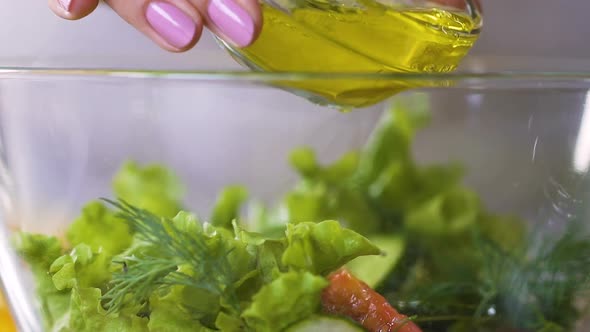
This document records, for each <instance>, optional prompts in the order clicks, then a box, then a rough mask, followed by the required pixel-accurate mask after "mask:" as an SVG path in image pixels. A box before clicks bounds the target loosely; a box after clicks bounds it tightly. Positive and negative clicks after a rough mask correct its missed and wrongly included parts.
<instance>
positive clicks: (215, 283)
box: [103, 199, 240, 314]
mask: <svg viewBox="0 0 590 332" xmlns="http://www.w3.org/2000/svg"><path fill="white" fill-rule="evenodd" d="M104 201H106V202H107V203H109V204H111V205H112V206H114V207H116V208H117V209H118V210H119V212H118V214H117V215H118V217H120V218H122V219H123V220H125V221H127V222H128V223H129V225H130V227H131V228H132V229H133V230H134V231H135V236H136V238H137V239H138V240H140V241H142V242H145V243H146V244H148V245H153V246H154V248H157V251H156V252H157V256H150V255H141V256H139V255H137V256H135V255H134V256H129V257H124V258H123V261H122V262H121V264H122V265H123V266H122V269H121V271H119V272H116V273H114V274H113V278H112V282H111V284H110V288H109V290H108V291H107V292H106V294H105V295H104V296H103V300H104V301H105V306H106V308H107V309H108V310H109V312H113V311H118V310H120V309H121V307H122V306H124V305H126V304H130V303H131V304H143V303H146V302H147V301H148V299H149V296H150V294H152V293H153V292H154V291H156V290H158V289H162V288H165V287H169V286H174V285H182V286H187V287H191V288H195V289H200V290H204V291H207V292H210V293H211V294H214V295H217V296H219V297H220V298H221V299H223V301H221V303H224V304H227V306H228V308H226V309H228V310H229V311H230V313H232V314H237V313H239V312H240V305H239V301H238V299H237V296H236V294H235V290H234V287H233V284H234V282H235V280H233V278H232V273H231V266H230V264H229V262H228V260H227V255H228V254H229V251H230V250H229V249H227V248H226V247H224V246H223V243H221V244H220V247H219V246H217V247H215V246H210V245H208V243H207V240H208V239H210V238H209V237H208V236H207V235H205V234H203V233H202V232H195V233H192V232H191V233H189V232H186V231H183V230H181V229H179V228H178V226H177V225H175V224H174V222H173V221H172V220H170V219H167V218H160V217H158V216H156V215H154V214H152V213H150V212H149V211H146V210H143V209H140V208H137V207H134V206H132V205H130V204H128V203H126V202H125V201H122V200H119V201H118V202H115V201H112V200H108V199H104ZM181 266H187V267H189V270H190V274H188V273H185V272H182V271H185V270H184V269H183V270H182V271H181V270H179V267H181Z"/></svg>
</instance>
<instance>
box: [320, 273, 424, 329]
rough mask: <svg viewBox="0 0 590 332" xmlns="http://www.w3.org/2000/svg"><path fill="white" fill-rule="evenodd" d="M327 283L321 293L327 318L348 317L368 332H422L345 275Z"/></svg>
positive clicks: (374, 294) (381, 298) (364, 287)
mask: <svg viewBox="0 0 590 332" xmlns="http://www.w3.org/2000/svg"><path fill="white" fill-rule="evenodd" d="M328 280H329V281H330V285H329V286H328V287H327V288H326V289H324V291H323V293H322V307H323V309H324V311H325V312H327V313H328V314H332V315H344V316H347V317H350V318H352V319H353V320H355V321H357V322H358V323H360V324H361V325H362V326H363V327H364V328H366V329H367V330H368V331H369V332H394V331H395V332H422V330H420V328H419V327H418V326H417V325H416V324H414V322H412V321H410V320H408V317H407V316H405V315H402V314H400V313H399V312H397V310H395V309H394V308H393V307H392V306H391V305H390V304H389V303H388V302H387V300H385V298H384V297H383V296H381V295H380V294H379V293H377V292H375V291H374V290H373V289H371V287H369V286H368V285H367V284H365V283H364V282H362V281H361V280H359V279H357V278H355V277H354V276H353V275H351V274H350V273H349V272H348V271H346V270H339V271H336V272H334V273H332V274H331V275H330V276H329V277H328Z"/></svg>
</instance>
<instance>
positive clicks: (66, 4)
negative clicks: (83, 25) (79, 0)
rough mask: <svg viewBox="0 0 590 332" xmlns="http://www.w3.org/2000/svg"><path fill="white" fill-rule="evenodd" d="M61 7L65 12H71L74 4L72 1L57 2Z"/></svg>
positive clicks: (58, 0)
mask: <svg viewBox="0 0 590 332" xmlns="http://www.w3.org/2000/svg"><path fill="white" fill-rule="evenodd" d="M57 3H58V4H59V6H60V7H61V8H62V9H63V10H65V11H66V12H69V11H70V5H71V4H72V0H57Z"/></svg>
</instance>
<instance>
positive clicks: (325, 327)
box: [285, 316, 365, 332]
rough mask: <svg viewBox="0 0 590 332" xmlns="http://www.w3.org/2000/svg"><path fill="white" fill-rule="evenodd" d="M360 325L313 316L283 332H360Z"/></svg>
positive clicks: (348, 321)
mask: <svg viewBox="0 0 590 332" xmlns="http://www.w3.org/2000/svg"><path fill="white" fill-rule="evenodd" d="M362 331H365V329H363V328H362V327H361V326H360V325H357V324H356V323H355V322H353V321H350V320H348V319H344V318H339V317H328V316H314V317H311V318H308V319H306V320H304V321H301V322H299V323H297V324H295V325H293V326H291V327H289V328H288V329H287V330H286V331H285V332H362Z"/></svg>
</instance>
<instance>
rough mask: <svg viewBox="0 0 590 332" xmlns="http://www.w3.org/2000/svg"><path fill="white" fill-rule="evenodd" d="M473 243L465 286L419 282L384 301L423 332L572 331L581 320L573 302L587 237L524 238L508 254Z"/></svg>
mask: <svg viewBox="0 0 590 332" xmlns="http://www.w3.org/2000/svg"><path fill="white" fill-rule="evenodd" d="M572 224H574V223H572ZM473 243H474V246H473V248H472V250H474V251H477V252H478V254H479V256H480V257H481V258H482V259H481V264H478V265H475V266H473V271H472V275H473V277H474V278H473V280H470V281H468V282H465V281H464V280H460V279H459V278H457V280H455V279H452V278H449V279H447V280H426V281H423V282H422V283H421V284H418V285H415V286H413V287H410V289H404V290H403V293H404V294H400V293H398V292H396V291H395V290H393V291H392V290H390V293H389V294H388V295H389V297H390V299H392V300H395V299H397V301H398V302H397V305H398V306H399V307H400V308H402V309H403V310H405V312H407V313H408V314H414V315H417V319H416V321H419V322H421V327H422V328H423V329H424V331H440V330H447V329H449V328H450V327H451V326H453V331H469V332H473V331H488V330H490V329H492V330H495V329H496V328H509V329H517V330H520V331H569V330H572V329H573V324H575V323H576V321H577V320H578V319H579V318H580V317H581V316H582V315H583V314H584V312H583V308H582V309H581V308H579V306H578V305H577V304H578V303H577V301H578V300H579V299H581V298H584V297H585V296H587V295H588V294H589V291H590V235H589V234H588V233H587V232H585V231H582V230H579V229H577V228H575V227H572V228H570V229H568V230H566V231H565V232H564V233H562V234H542V235H539V234H531V236H530V238H528V237H527V238H526V239H523V243H522V247H521V248H512V249H508V248H503V247H502V246H501V245H499V244H498V243H497V242H496V241H494V240H492V239H490V238H489V237H487V236H486V234H481V233H478V232H476V233H474V240H473ZM458 264H461V262H458ZM410 278H413V277H411V276H410ZM400 296H402V297H403V300H402V301H400V298H399V297H400ZM586 305H588V304H586Z"/></svg>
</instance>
